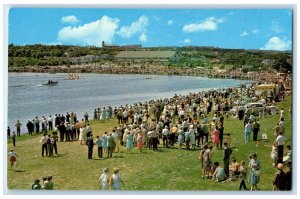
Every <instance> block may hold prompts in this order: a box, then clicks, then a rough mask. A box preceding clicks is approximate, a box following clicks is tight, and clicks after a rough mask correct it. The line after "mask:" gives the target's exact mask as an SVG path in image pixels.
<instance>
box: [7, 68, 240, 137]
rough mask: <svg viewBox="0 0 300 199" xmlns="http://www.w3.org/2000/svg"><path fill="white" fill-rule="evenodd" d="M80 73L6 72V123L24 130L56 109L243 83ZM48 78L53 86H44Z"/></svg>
mask: <svg viewBox="0 0 300 199" xmlns="http://www.w3.org/2000/svg"><path fill="white" fill-rule="evenodd" d="M146 77H149V76H146V75H111V74H80V79H79V80H67V79H66V74H62V73H57V74H48V73H43V74H41V73H9V74H8V107H7V108H8V125H9V126H10V127H11V129H12V130H15V127H14V124H15V123H16V121H17V120H20V122H21V123H22V124H23V128H22V129H21V133H22V132H25V131H27V130H26V128H25V126H26V123H27V120H28V119H33V118H34V117H36V116H38V117H39V118H41V117H42V116H43V115H44V116H45V117H46V118H48V117H49V115H50V114H51V115H54V114H56V113H60V114H64V115H65V114H66V112H69V113H70V112H75V113H76V114H77V116H78V119H81V118H82V117H83V114H84V113H85V112H88V114H89V115H90V118H92V117H93V111H94V109H95V108H98V107H100V108H102V107H104V106H105V107H107V106H109V105H110V106H112V107H113V108H114V107H115V106H117V107H118V106H120V105H125V104H133V103H134V102H144V101H147V100H151V99H158V98H165V97H167V98H170V97H172V96H174V94H188V93H190V92H198V91H201V90H207V89H214V88H225V87H232V86H237V85H240V84H243V83H245V81H242V80H233V79H208V78H202V77H191V76H150V77H151V79H147V78H146ZM48 79H51V80H53V81H58V82H59V83H58V84H57V85H56V86H44V85H43V83H47V81H48Z"/></svg>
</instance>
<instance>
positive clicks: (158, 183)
mask: <svg viewBox="0 0 300 199" xmlns="http://www.w3.org/2000/svg"><path fill="white" fill-rule="evenodd" d="M291 103H292V99H291V96H289V97H287V98H286V99H285V101H284V102H280V103H278V104H277V107H278V109H279V110H280V109H281V108H284V111H285V127H286V135H285V136H286V137H287V139H288V141H287V143H286V145H287V144H291V143H292V122H291V117H290V115H289V113H288V110H289V106H290V105H291ZM210 118H211V115H210ZM278 119H279V115H278V114H277V115H275V116H267V117H266V118H260V119H259V121H260V124H261V130H262V131H265V130H266V132H267V134H268V138H269V142H259V144H258V147H256V143H255V142H253V141H251V142H249V143H244V136H243V135H244V133H243V122H242V121H238V120H237V119H234V118H231V117H230V118H228V119H225V123H224V127H225V132H224V133H230V134H231V136H232V144H231V145H232V147H233V153H232V156H235V157H236V158H237V160H238V162H240V161H241V160H245V161H246V164H248V160H247V157H248V155H249V154H250V153H254V152H257V154H258V159H259V160H260V161H261V167H262V172H263V174H262V176H261V181H260V183H259V184H258V188H259V189H260V190H264V191H271V190H272V178H273V175H274V173H275V171H276V169H275V168H273V167H272V161H271V159H270V157H269V156H270V152H271V145H272V142H273V140H274V139H275V137H274V135H273V132H274V126H275V124H276V122H277V121H278ZM116 124H117V121H116V119H111V120H109V121H106V122H98V121H93V122H92V123H91V126H92V128H93V133H94V135H95V136H96V135H101V134H102V133H103V132H104V131H111V130H112V128H113V127H114V126H115V125H116ZM41 137H42V135H37V136H29V135H22V137H21V138H17V142H16V147H15V152H16V153H17V154H18V155H19V156H20V157H21V158H20V160H19V161H17V162H18V166H17V167H14V168H13V169H10V167H9V163H7V168H8V170H7V185H8V189H12V190H29V189H30V187H31V185H32V183H33V181H34V179H35V178H41V177H42V176H47V175H52V176H53V182H54V189H56V190H99V189H100V187H99V183H98V178H99V176H100V174H101V173H102V169H103V168H104V167H108V168H109V169H110V170H111V171H112V168H113V167H115V166H117V167H119V168H120V174H121V175H122V177H123V180H124V183H125V185H124V186H122V190H139V191H141V190H142V191H143V190H147V191H148V190H149V191H151V190H155V191H158V190H170V191H171V190H172V191H175V190H190V191H192V190H193V191H223V190H225V191H235V190H238V186H239V181H232V182H227V183H218V182H214V181H212V180H210V179H204V180H203V179H202V178H201V164H200V160H198V157H199V152H200V151H199V150H195V151H186V150H178V149H177V145H175V148H167V149H166V148H161V146H160V148H159V152H154V151H152V150H148V149H144V150H143V153H140V154H138V153H137V149H134V150H132V151H131V152H127V151H126V149H125V148H122V149H121V153H120V157H118V154H117V153H114V154H113V156H114V157H113V158H110V159H106V158H102V159H99V158H98V157H97V152H96V147H94V153H93V159H92V160H88V158H87V146H84V145H80V144H79V142H78V141H74V142H58V153H59V155H58V156H55V157H42V156H41V144H40V143H39V140H40V138H41ZM260 138H261V133H260V134H259V139H260ZM251 140H252V135H251ZM11 147H12V143H11V142H10V141H9V142H8V146H7V149H8V150H9V149H10V148H11ZM285 150H286V148H285ZM222 156H223V150H216V151H215V154H214V157H213V162H214V161H219V162H221V163H222ZM104 157H106V154H105V156H104ZM222 166H223V165H222ZM247 186H248V188H250V185H249V184H248V183H247Z"/></svg>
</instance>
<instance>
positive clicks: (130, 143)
mask: <svg viewBox="0 0 300 199" xmlns="http://www.w3.org/2000/svg"><path fill="white" fill-rule="evenodd" d="M126 148H127V151H130V150H131V149H132V148H133V138H132V135H131V133H128V135H127V139H126Z"/></svg>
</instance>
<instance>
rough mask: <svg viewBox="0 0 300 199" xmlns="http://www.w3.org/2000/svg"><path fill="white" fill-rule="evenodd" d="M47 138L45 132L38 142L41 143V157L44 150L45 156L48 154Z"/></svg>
mask: <svg viewBox="0 0 300 199" xmlns="http://www.w3.org/2000/svg"><path fill="white" fill-rule="evenodd" d="M47 140H48V137H47V135H46V133H44V135H43V137H42V139H41V140H40V143H42V156H43V157H44V151H46V156H48V149H47Z"/></svg>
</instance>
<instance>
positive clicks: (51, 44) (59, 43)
mask: <svg viewBox="0 0 300 199" xmlns="http://www.w3.org/2000/svg"><path fill="white" fill-rule="evenodd" d="M45 45H48V46H57V45H63V43H61V42H58V41H55V42H50V43H46V44H45Z"/></svg>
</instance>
